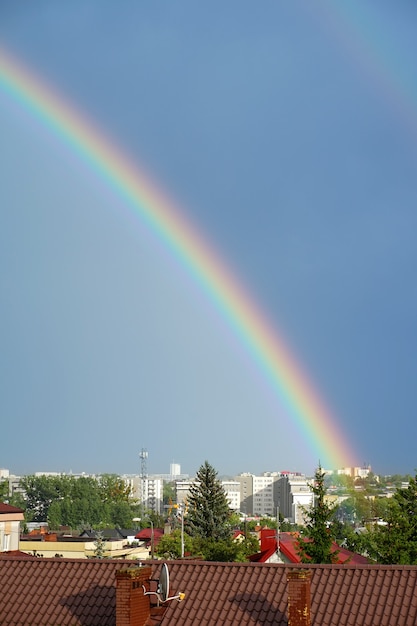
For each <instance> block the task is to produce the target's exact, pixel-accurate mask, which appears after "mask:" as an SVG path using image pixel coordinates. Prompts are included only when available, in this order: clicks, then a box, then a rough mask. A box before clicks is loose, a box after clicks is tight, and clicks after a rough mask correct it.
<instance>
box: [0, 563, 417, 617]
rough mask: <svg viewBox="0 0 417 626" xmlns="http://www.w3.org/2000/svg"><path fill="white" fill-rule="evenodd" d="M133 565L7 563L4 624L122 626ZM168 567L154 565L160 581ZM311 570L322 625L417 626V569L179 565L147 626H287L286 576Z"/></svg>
mask: <svg viewBox="0 0 417 626" xmlns="http://www.w3.org/2000/svg"><path fill="white" fill-rule="evenodd" d="M127 563H129V564H130V565H131V561H129V562H126V561H111V560H96V559H92V560H82V559H80V560H75V559H37V558H32V559H26V558H18V557H9V558H7V557H2V558H1V559H0V585H1V589H2V594H1V595H0V615H1V620H2V621H1V623H4V624H8V625H10V626H23V624H25V625H27V624H31V626H37V625H40V624H42V625H43V626H47V625H48V626H51V625H56V624H60V625H61V626H70V625H71V626H76V625H81V624H82V625H83V626H107V625H109V626H110V625H111V626H114V625H115V602H116V594H115V586H116V580H115V579H116V571H117V570H118V569H120V568H121V567H122V566H123V565H124V564H127ZM160 567H161V563H160V562H154V563H153V574H152V578H153V579H157V578H158V576H159V572H160ZM300 567H306V568H307V569H309V570H311V572H312V578H311V595H312V616H313V623H314V624H315V626H333V625H334V624H338V626H375V625H376V624H378V626H411V625H413V626H415V624H417V567H412V566H401V567H400V566H398V567H397V566H371V565H363V566H362V565H360V566H354V565H333V566H332V565H308V566H300V565H283V564H260V563H259V564H258V563H206V562H204V561H172V562H169V570H170V587H171V590H170V595H175V594H176V593H178V592H179V591H183V592H185V593H186V598H185V600H184V602H181V603H177V602H176V601H175V600H174V601H172V602H171V603H170V604H169V605H168V607H167V609H166V612H165V614H164V615H163V617H160V618H155V619H154V620H153V619H151V618H150V620H149V621H148V624H161V626H167V625H169V624H175V625H176V626H194V625H195V624H199V625H201V626H204V625H205V624H207V625H208V626H214V625H216V626H220V625H224V626H226V625H228V624H230V625H234V624H242V625H243V626H244V625H246V624H247V625H254V624H267V625H268V624H270V625H271V626H272V624H274V626H284V625H286V624H287V597H288V596H287V573H288V571H290V570H292V569H294V568H300Z"/></svg>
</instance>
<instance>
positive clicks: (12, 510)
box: [0, 502, 24, 515]
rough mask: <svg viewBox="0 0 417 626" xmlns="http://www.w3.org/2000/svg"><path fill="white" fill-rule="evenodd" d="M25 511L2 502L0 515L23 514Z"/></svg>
mask: <svg viewBox="0 0 417 626" xmlns="http://www.w3.org/2000/svg"><path fill="white" fill-rule="evenodd" d="M23 512H24V511H23V509H19V508H17V506H12V505H11V504H6V503H5V502H0V515H1V514H2V513H3V514H9V513H23Z"/></svg>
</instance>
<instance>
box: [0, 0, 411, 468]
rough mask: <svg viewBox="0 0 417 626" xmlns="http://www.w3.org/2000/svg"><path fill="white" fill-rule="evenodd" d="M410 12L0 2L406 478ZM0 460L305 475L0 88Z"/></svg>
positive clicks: (201, 312)
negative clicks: (143, 455)
mask: <svg viewBox="0 0 417 626" xmlns="http://www.w3.org/2000/svg"><path fill="white" fill-rule="evenodd" d="M416 24H417V5H416V4H415V2H412V1H405V0H402V1H400V2H395V3H393V2H388V1H387V0H373V1H369V0H368V1H367V0H356V1H355V0H349V1H337V2H333V1H330V0H329V1H323V0H320V1H318V2H317V3H312V2H307V1H300V2H283V1H279V0H274V1H272V0H269V1H265V2H262V3H259V2H258V3H255V2H249V1H247V0H239V1H238V0H229V1H228V2H220V1H218V0H214V1H212V2H210V3H202V2H198V3H197V2H193V1H191V0H184V1H181V2H172V1H168V0H158V1H153V2H149V1H148V2H144V1H142V0H126V1H122V2H120V1H117V2H116V1H115V0H72V2H54V1H53V0H38V1H37V2H29V1H28V0H25V1H23V2H12V1H9V0H4V1H3V2H1V3H0V48H2V49H3V50H6V51H7V52H8V54H11V55H13V56H14V57H15V58H16V59H17V60H18V61H19V62H20V63H21V64H23V65H24V66H25V67H26V68H27V69H28V70H29V72H32V73H33V74H35V75H37V76H39V77H41V78H42V80H43V81H45V82H46V83H47V84H49V85H50V86H51V87H52V88H53V89H54V90H56V91H57V92H58V93H60V94H61V96H62V98H63V99H64V100H66V101H67V102H69V103H72V105H73V106H75V107H76V108H77V109H78V110H79V111H81V112H82V114H83V115H85V116H86V117H87V118H88V119H91V120H92V121H93V122H94V124H95V126H96V127H98V128H100V129H101V131H102V133H103V135H105V136H107V137H108V138H110V140H112V141H114V142H115V143H117V144H118V146H119V147H121V148H122V150H123V151H124V152H125V154H126V155H127V156H128V158H130V159H131V161H132V162H134V163H136V164H139V166H140V167H144V168H145V169H146V171H148V172H149V173H150V174H151V175H152V177H153V179H154V181H157V184H158V185H160V186H161V187H162V188H163V189H164V190H165V192H166V193H167V195H168V196H169V197H170V198H172V199H173V200H174V201H175V202H176V204H177V205H178V206H179V207H181V210H182V211H183V213H184V215H185V216H186V217H187V218H188V219H190V220H191V221H192V223H193V224H194V225H195V226H196V227H197V228H198V229H199V230H200V232H201V233H202V235H203V237H204V238H205V239H206V241H207V242H208V244H209V245H210V246H211V247H212V248H213V250H215V251H216V254H218V255H219V257H220V258H222V259H223V262H224V263H225V265H226V266H227V267H228V268H229V269H230V271H232V272H234V273H235V275H236V276H237V277H238V279H239V280H240V281H241V282H242V284H243V285H244V286H245V288H246V289H247V290H248V292H249V293H250V294H251V297H252V298H253V300H254V301H255V302H256V303H257V305H258V306H259V307H260V308H261V309H263V310H264V312H265V315H266V316H267V317H268V318H269V320H270V321H271V323H272V325H273V326H274V328H275V329H276V333H277V335H278V336H279V337H282V338H284V339H285V341H286V342H287V343H288V345H289V346H290V347H291V351H292V353H293V355H294V356H295V358H296V359H297V361H298V362H299V363H300V365H301V367H302V368H303V369H304V370H305V371H307V373H308V375H309V378H310V380H311V382H312V385H313V387H314V388H315V389H316V390H317V393H318V394H319V395H320V396H321V397H322V398H323V400H324V402H325V403H326V404H327V405H328V406H329V407H330V410H331V411H332V414H333V416H334V421H335V423H337V425H338V427H339V428H340V430H341V432H342V433H343V437H342V439H341V440H340V441H338V443H337V445H339V446H340V448H341V450H342V448H346V449H349V450H352V451H353V453H354V456H355V458H353V455H352V463H354V462H356V463H360V464H362V463H365V462H366V463H367V464H368V463H369V464H371V466H372V468H373V470H374V471H375V472H377V473H382V474H387V473H397V472H398V473H406V472H409V473H413V471H414V469H415V468H416V467H417V462H416V453H415V448H416V444H415V442H416V428H417V427H416V423H417V411H416V409H417V385H416V372H417V340H416V332H417V331H416V327H417V325H416V321H417V287H416V285H417V280H416V262H417V245H416V240H417V204H416V201H417V169H416V166H417V36H416ZM0 311H1V314H0V315H1V317H0V319H1V326H0V416H1V424H2V432H1V437H0V467H6V468H9V469H10V471H12V472H14V473H28V472H34V471H70V470H72V471H74V472H80V471H86V472H117V473H134V472H139V468H140V465H139V452H140V450H141V449H142V448H146V449H147V451H148V454H149V458H148V471H149V472H150V473H153V472H168V471H169V464H170V463H172V462H173V461H175V462H176V463H180V464H181V468H182V470H183V471H184V472H187V473H190V474H191V473H194V471H195V470H196V469H197V468H198V466H199V465H200V464H201V463H202V462H204V460H205V459H208V460H209V461H210V462H211V463H212V464H213V465H214V466H215V468H216V469H217V470H218V471H219V473H220V474H227V475H234V474H237V473H239V472H243V471H249V472H253V473H258V472H262V471H279V470H283V469H286V470H295V471H304V472H307V473H311V471H312V470H313V468H314V466H315V464H316V463H317V461H318V459H317V456H318V454H319V452H320V451H319V450H318V448H317V446H316V445H315V444H314V442H312V440H311V438H310V439H309V438H308V437H306V436H305V433H304V432H303V429H301V430H300V428H299V427H296V426H295V424H294V420H293V419H292V418H291V416H289V415H286V414H285V411H283V407H282V404H281V403H280V400H279V398H278V397H277V395H276V393H275V391H274V389H272V388H271V387H270V386H269V384H268V381H267V379H266V377H265V376H264V375H263V374H262V372H261V371H259V368H258V367H257V366H256V364H254V363H252V362H251V358H250V356H249V355H248V354H247V352H246V350H245V346H244V345H243V344H242V342H241V341H239V339H238V338H237V337H236V335H235V334H234V332H233V328H232V327H230V326H229V324H228V322H227V320H225V319H223V318H222V316H221V315H219V314H218V312H217V311H216V310H215V309H214V308H213V306H212V304H211V302H210V300H209V299H208V298H207V296H206V294H205V293H204V291H203V290H202V289H201V287H200V285H199V284H198V280H197V281H195V280H194V278H193V277H192V276H191V275H190V274H188V273H187V272H186V271H184V268H182V267H180V266H179V265H178V263H177V262H176V260H175V258H173V257H172V256H171V255H170V253H169V251H168V249H167V248H166V246H164V244H163V243H162V242H161V241H160V240H158V238H157V237H155V236H154V235H153V234H152V233H150V232H149V231H148V230H147V229H146V227H145V226H144V224H142V223H141V221H140V220H139V218H135V217H134V216H133V215H132V213H131V212H129V211H128V210H126V207H125V206H124V202H123V200H122V199H121V198H120V197H117V195H115V194H114V193H113V192H112V191H111V190H110V189H109V188H108V187H107V186H106V183H105V181H103V180H99V179H97V178H96V176H95V175H94V172H93V171H91V170H89V168H88V167H87V166H86V164H85V163H83V162H81V161H80V160H79V159H77V157H76V155H75V154H74V153H73V152H71V150H70V149H68V147H67V146H65V145H64V144H63V143H62V141H60V140H59V138H57V137H56V136H54V135H53V133H51V132H50V130H48V128H47V127H46V126H43V125H42V124H41V123H40V122H39V120H36V119H34V118H33V117H31V115H30V113H29V112H28V111H27V110H24V109H22V108H20V107H19V106H18V105H17V104H16V102H14V101H13V100H12V99H11V98H10V96H8V95H7V93H5V92H4V91H2V90H1V88H0Z"/></svg>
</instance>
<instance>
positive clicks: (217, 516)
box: [187, 461, 231, 540]
mask: <svg viewBox="0 0 417 626" xmlns="http://www.w3.org/2000/svg"><path fill="white" fill-rule="evenodd" d="M196 478H197V480H196V482H195V483H194V484H193V485H192V486H191V488H190V495H189V498H188V515H187V525H188V528H189V531H190V534H191V535H193V536H198V537H201V538H203V539H215V540H221V539H226V538H227V537H228V536H230V531H231V529H230V522H229V520H230V510H229V503H228V500H227V496H226V493H225V491H224V489H223V486H222V484H221V482H220V480H218V478H217V472H216V470H215V469H214V468H213V467H212V466H211V465H210V463H209V462H208V461H205V462H204V464H203V465H202V466H201V467H200V469H199V470H198V472H197V475H196Z"/></svg>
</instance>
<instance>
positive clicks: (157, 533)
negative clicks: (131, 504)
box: [135, 528, 164, 541]
mask: <svg viewBox="0 0 417 626" xmlns="http://www.w3.org/2000/svg"><path fill="white" fill-rule="evenodd" d="M163 534H164V531H163V529H162V528H154V529H153V538H154V540H156V539H160V538H161V537H162V535H163ZM135 539H140V540H141V541H148V540H151V539H152V528H143V529H142V530H140V531H139V532H138V533H137V535H135Z"/></svg>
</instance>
